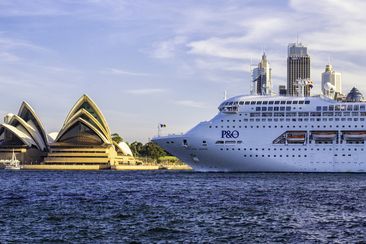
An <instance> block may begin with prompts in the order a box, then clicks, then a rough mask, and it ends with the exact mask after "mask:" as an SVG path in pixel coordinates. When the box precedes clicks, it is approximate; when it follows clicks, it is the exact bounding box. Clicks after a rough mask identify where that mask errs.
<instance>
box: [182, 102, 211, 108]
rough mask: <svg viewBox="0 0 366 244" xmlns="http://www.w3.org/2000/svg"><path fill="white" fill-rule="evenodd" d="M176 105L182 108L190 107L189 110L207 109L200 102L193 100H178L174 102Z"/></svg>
mask: <svg viewBox="0 0 366 244" xmlns="http://www.w3.org/2000/svg"><path fill="white" fill-rule="evenodd" d="M175 103H176V104H178V105H180V106H184V107H190V108H207V106H206V105H205V104H204V103H202V102H197V101H193V100H180V101H175Z"/></svg>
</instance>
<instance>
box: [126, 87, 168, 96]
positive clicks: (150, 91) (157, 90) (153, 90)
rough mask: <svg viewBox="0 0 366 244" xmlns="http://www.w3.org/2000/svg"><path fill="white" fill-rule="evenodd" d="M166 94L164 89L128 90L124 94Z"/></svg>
mask: <svg viewBox="0 0 366 244" xmlns="http://www.w3.org/2000/svg"><path fill="white" fill-rule="evenodd" d="M163 92H166V90H165V89H160V88H147V89H134V90H128V91H126V93H128V94H133V95H152V94H159V93H163Z"/></svg>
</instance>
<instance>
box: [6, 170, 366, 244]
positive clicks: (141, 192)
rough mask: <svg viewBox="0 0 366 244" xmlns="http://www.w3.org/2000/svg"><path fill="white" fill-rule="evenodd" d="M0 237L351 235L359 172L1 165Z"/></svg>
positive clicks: (365, 180)
mask: <svg viewBox="0 0 366 244" xmlns="http://www.w3.org/2000/svg"><path fill="white" fill-rule="evenodd" d="M0 185H1V194H0V206H1V211H0V242H131V243H133V242H135V243H139V242H159V241H162V240H166V241H172V242H234V243H235V242H240V243H247V242H261V243H262V242H358V241H363V240H364V233H365V230H366V209H365V207H364V203H365V202H366V194H365V193H366V175H365V174H220V173H216V174H214V173H191V172H166V171H165V172H161V171H155V172H154V171H151V172H105V171H101V172H37V171H21V172H8V171H0Z"/></svg>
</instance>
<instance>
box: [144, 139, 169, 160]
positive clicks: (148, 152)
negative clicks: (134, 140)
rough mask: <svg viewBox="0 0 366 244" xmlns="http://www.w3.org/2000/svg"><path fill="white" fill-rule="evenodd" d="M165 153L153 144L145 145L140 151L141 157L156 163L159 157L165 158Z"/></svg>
mask: <svg viewBox="0 0 366 244" xmlns="http://www.w3.org/2000/svg"><path fill="white" fill-rule="evenodd" d="M166 155H167V153H166V152H165V151H164V149H162V148H161V147H159V146H158V145H156V144H155V143H153V142H148V143H146V144H145V145H144V146H143V148H142V151H141V156H147V157H150V158H153V159H155V160H157V161H158V159H159V157H163V156H166Z"/></svg>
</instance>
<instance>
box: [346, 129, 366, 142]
mask: <svg viewBox="0 0 366 244" xmlns="http://www.w3.org/2000/svg"><path fill="white" fill-rule="evenodd" d="M343 137H344V139H346V140H365V139H366V131H345V132H343Z"/></svg>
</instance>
